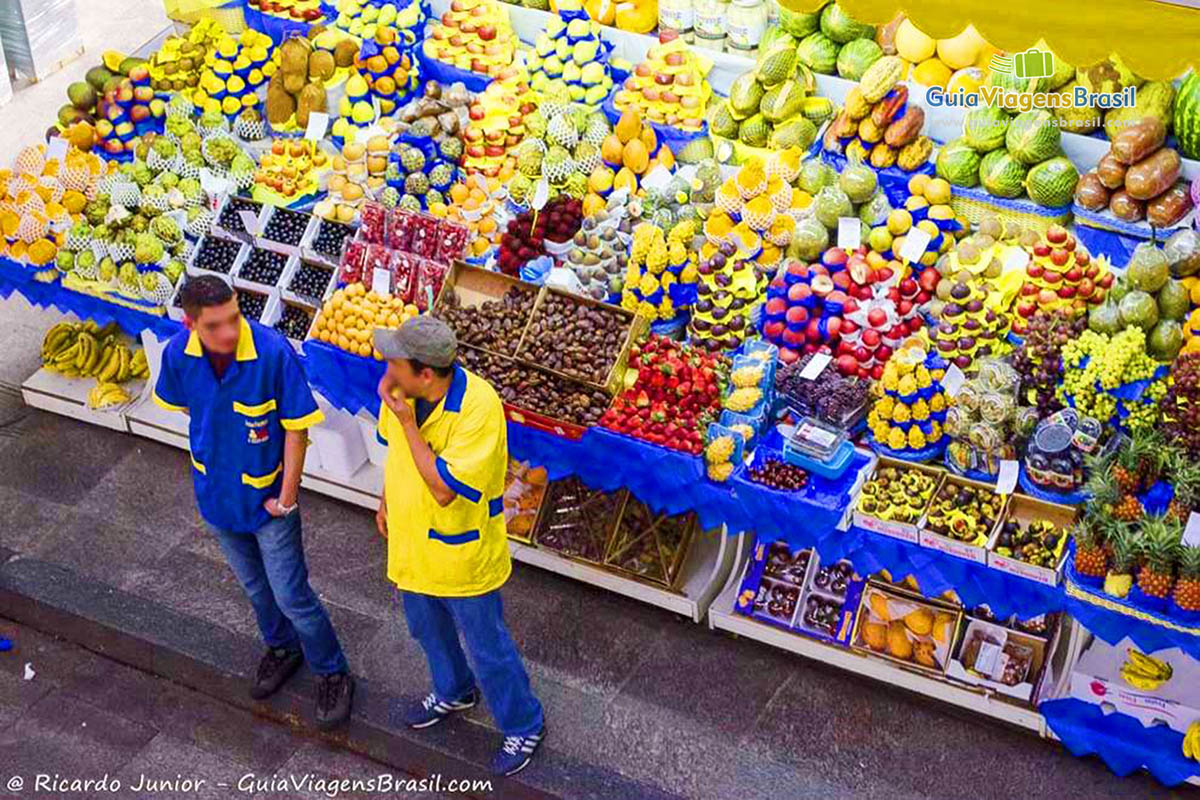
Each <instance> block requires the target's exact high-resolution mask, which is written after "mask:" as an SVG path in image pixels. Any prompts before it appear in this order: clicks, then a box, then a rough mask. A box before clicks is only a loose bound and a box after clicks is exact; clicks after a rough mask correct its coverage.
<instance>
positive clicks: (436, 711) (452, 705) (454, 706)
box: [404, 689, 479, 730]
mask: <svg viewBox="0 0 1200 800" xmlns="http://www.w3.org/2000/svg"><path fill="white" fill-rule="evenodd" d="M478 702H479V693H478V692H476V691H475V690H474V689H472V690H471V691H470V692H468V693H467V694H466V695H465V696H463V697H462V699H460V700H453V701H450V702H446V701H445V700H439V699H438V696H437V695H436V694H434V693H433V692H430V693H429V694H428V695H426V696H425V699H423V700H422V701H421V702H419V703H413V704H412V706H411V707H410V708H408V709H407V710H406V711H405V712H404V724H405V725H407V726H408V727H410V728H414V729H416V730H420V729H421V728H428V727H430V726H431V725H437V724H438V723H439V722H441V721H442V720H444V719H445V718H446V717H448V716H450V715H451V714H454V713H455V712H458V711H466V710H467V709H468V708H474V707H475V704H476V703H478Z"/></svg>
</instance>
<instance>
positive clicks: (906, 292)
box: [900, 278, 921, 297]
mask: <svg viewBox="0 0 1200 800" xmlns="http://www.w3.org/2000/svg"><path fill="white" fill-rule="evenodd" d="M920 290H921V287H920V286H918V285H917V282H916V281H914V280H913V279H912V278H905V279H904V280H902V281H900V296H901V297H913V296H915V295H916V293H917V292H919V291H920Z"/></svg>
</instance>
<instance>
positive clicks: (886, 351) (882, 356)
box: [875, 344, 894, 364]
mask: <svg viewBox="0 0 1200 800" xmlns="http://www.w3.org/2000/svg"><path fill="white" fill-rule="evenodd" d="M893 352H894V351H893V350H892V348H890V347H888V346H887V345H886V344H881V345H879V347H877V348H876V349H875V360H876V361H878V362H880V363H881V364H882V363H883V362H885V361H887V360H888V359H889V358H891V357H892V353H893Z"/></svg>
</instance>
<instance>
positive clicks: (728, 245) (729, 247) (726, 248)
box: [721, 242, 737, 263]
mask: <svg viewBox="0 0 1200 800" xmlns="http://www.w3.org/2000/svg"><path fill="white" fill-rule="evenodd" d="M721 253H723V254H724V255H726V256H732V255H734V254H735V253H737V245H736V244H734V243H733V242H721ZM722 263H724V262H722Z"/></svg>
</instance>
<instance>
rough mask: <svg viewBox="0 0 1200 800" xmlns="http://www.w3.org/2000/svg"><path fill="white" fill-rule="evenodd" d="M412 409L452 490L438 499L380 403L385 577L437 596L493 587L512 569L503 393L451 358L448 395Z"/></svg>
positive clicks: (471, 593) (461, 594)
mask: <svg viewBox="0 0 1200 800" xmlns="http://www.w3.org/2000/svg"><path fill="white" fill-rule="evenodd" d="M409 402H410V403H413V401H412V400H409ZM414 411H415V414H416V418H417V422H418V425H419V427H420V430H421V438H423V439H424V440H425V441H426V442H428V443H429V447H430V448H431V449H432V450H433V452H434V454H435V455H436V457H437V470H438V474H439V475H440V476H441V478H442V480H443V481H445V483H446V485H447V486H449V487H450V488H451V489H452V490H454V493H455V497H454V499H453V500H452V501H450V504H449V505H446V506H441V505H438V502H437V500H436V499H434V496H433V493H432V492H430V491H429V487H428V486H427V485H426V484H425V480H424V478H422V477H421V473H420V472H418V471H417V465H416V462H415V461H414V460H413V457H412V451H411V450H410V449H409V447H408V440H407V438H406V437H405V435H404V429H403V428H402V427H401V425H400V421H399V420H398V419H396V415H395V414H393V413H392V411H391V409H389V408H388V407H387V406H386V405H383V404H380V409H379V438H380V440H381V441H383V443H384V444H386V445H387V446H388V455H387V463H386V466H385V467H384V491H385V492H386V495H385V496H386V498H387V515H388V519H387V526H388V578H389V579H391V580H392V582H393V583H395V584H396V586H397V587H399V588H400V589H401V590H403V591H407V592H417V593H420V594H429V595H436V596H439V597H472V596H475V595H480V594H484V593H486V592H490V591H492V590H494V589H498V588H500V587H501V586H502V585H503V584H504V582H505V581H506V580H508V576H509V574H510V573H511V572H512V561H511V560H510V558H509V554H508V536H507V533H506V528H505V524H504V500H503V495H504V476H505V473H506V471H507V469H508V430H507V428H506V427H505V422H504V406H503V404H502V403H501V402H500V397H499V396H498V395H497V394H496V390H495V389H493V388H492V387H491V386H490V385H489V384H488V382H487V381H485V380H483V379H482V378H480V377H479V376H477V375H475V374H473V373H470V372H468V371H466V370H465V369H463V368H462V367H458V366H456V367H455V368H454V374H453V376H452V377H451V380H450V389H449V390H448V391H447V392H446V396H445V397H443V398H442V399H441V401H439V402H438V403H437V404H436V405H430V404H428V403H426V402H424V401H417V402H416V403H414Z"/></svg>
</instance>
